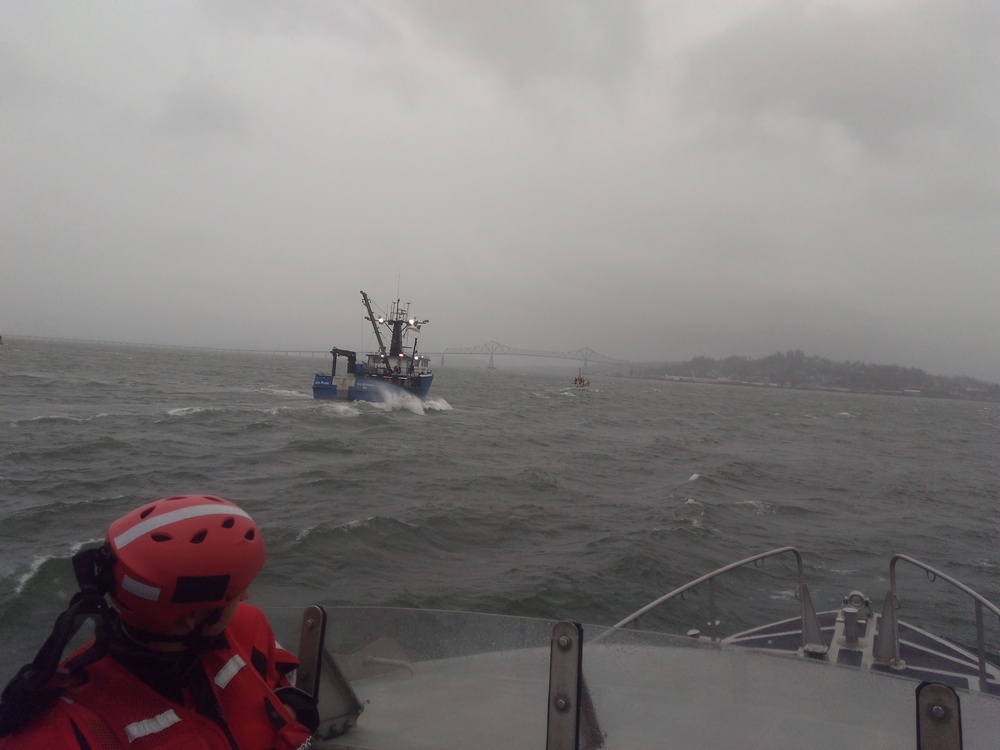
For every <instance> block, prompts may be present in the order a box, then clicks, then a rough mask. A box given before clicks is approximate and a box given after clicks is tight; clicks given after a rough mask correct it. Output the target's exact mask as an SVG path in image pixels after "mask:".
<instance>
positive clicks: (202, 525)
mask: <svg viewBox="0 0 1000 750" xmlns="http://www.w3.org/2000/svg"><path fill="white" fill-rule="evenodd" d="M108 546H109V547H110V548H111V552H112V553H113V555H114V557H115V563H114V589H113V591H112V599H113V603H114V604H115V608H116V609H117V610H118V611H119V613H120V614H121V618H122V619H123V620H124V621H125V622H126V623H128V624H129V625H132V626H134V627H137V628H141V629H142V630H147V631H150V632H153V633H156V632H160V631H162V630H163V629H164V628H166V627H167V626H169V625H170V624H171V623H173V622H174V621H175V620H177V618H179V617H182V616H183V615H185V614H187V613H188V612H191V611H192V610H197V609H217V608H219V607H225V606H226V605H227V604H229V603H230V602H232V601H233V600H234V599H235V598H236V597H238V596H239V595H240V593H242V591H243V590H244V589H245V588H246V587H247V586H249V585H250V582H251V581H253V579H254V578H256V577H257V574H258V573H259V572H260V569H261V568H263V567H264V556H265V553H264V540H263V539H261V535H260V531H259V530H258V529H257V526H256V524H254V522H253V519H251V518H250V516H249V515H248V514H247V513H246V511H243V510H241V509H240V508H238V507H237V506H236V505H234V504H233V503H231V502H229V501H228V500H223V499H222V498H221V497H213V496H211V495H181V496H179V497H168V498H164V499H162V500H156V501H154V502H152V503H148V504H146V505H143V506H142V507H141V508H137V509H136V510H133V511H132V512H131V513H128V514H126V515H124V516H122V517H121V518H119V519H118V520H117V521H114V522H113V523H112V524H111V526H109V527H108Z"/></svg>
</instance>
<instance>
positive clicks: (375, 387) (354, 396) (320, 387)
mask: <svg viewBox="0 0 1000 750" xmlns="http://www.w3.org/2000/svg"><path fill="white" fill-rule="evenodd" d="M432 380H434V375H433V374H432V373H423V374H420V375H413V376H403V377H402V378H400V377H395V378H393V377H385V376H368V375H362V376H360V377H358V376H354V377H353V378H350V377H348V376H339V377H338V376H333V375H326V374H324V373H316V377H315V378H314V379H313V398H320V399H341V400H347V401H385V399H386V396H387V395H389V394H391V393H392V391H393V390H398V391H401V392H404V393H409V394H412V395H414V396H417V397H418V398H423V397H424V396H426V395H427V392H428V391H429V390H430V388H431V381H432Z"/></svg>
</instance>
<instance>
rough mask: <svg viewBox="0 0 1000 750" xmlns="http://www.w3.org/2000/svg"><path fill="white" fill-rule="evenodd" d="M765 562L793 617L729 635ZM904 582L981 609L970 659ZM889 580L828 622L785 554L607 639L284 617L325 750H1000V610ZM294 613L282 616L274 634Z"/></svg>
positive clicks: (495, 627)
mask: <svg viewBox="0 0 1000 750" xmlns="http://www.w3.org/2000/svg"><path fill="white" fill-rule="evenodd" d="M772 558H773V559H774V560H775V562H771V560H772ZM765 561H767V565H766V568H770V567H771V566H772V565H775V566H778V567H779V568H780V569H781V572H783V573H784V574H787V575H790V576H794V577H795V581H794V592H795V596H794V597H788V602H787V604H788V605H789V608H790V609H791V610H792V611H791V612H790V614H791V616H790V617H788V618H787V619H782V620H779V621H776V622H772V623H770V624H766V625H760V626H756V627H751V628H749V629H742V630H740V631H739V632H736V633H733V634H731V635H722V633H721V629H720V620H719V617H720V614H721V611H722V610H721V609H720V608H719V607H718V602H717V598H719V597H721V593H720V592H724V591H726V590H727V587H728V590H730V591H731V590H732V585H733V581H732V580H731V579H732V578H735V585H736V586H737V588H740V589H742V588H743V587H745V586H747V585H748V577H755V576H763V575H764V574H763V573H760V572H755V569H756V568H765V565H764V563H765ZM900 566H909V567H910V568H911V569H910V575H916V576H917V577H918V578H924V577H925V576H926V579H928V580H930V581H932V582H936V583H934V584H933V585H932V586H931V588H930V591H931V594H932V595H933V597H934V598H935V601H937V599H938V598H939V597H941V596H942V595H943V594H945V593H954V594H956V596H957V597H958V599H959V600H960V602H961V603H962V605H963V606H967V605H971V607H968V609H967V610H965V611H966V613H967V614H970V613H971V616H970V617H968V618H967V619H968V620H969V624H970V625H971V626H972V627H973V628H974V630H975V633H976V638H975V639H976V644H975V645H974V646H972V647H963V646H959V645H956V644H954V643H952V642H950V641H948V640H946V639H944V638H942V637H940V636H938V635H935V634H932V633H930V632H928V631H926V630H923V629H920V628H918V627H916V626H913V625H911V624H909V623H907V622H904V621H903V620H901V619H899V617H898V613H899V610H901V608H902V607H903V606H904V599H903V598H902V591H901V587H900V585H899V583H898V581H897V568H899V567H900ZM913 567H915V569H916V570H915V571H914V570H913ZM769 572H770V571H769ZM723 579H725V581H726V584H725V585H723V584H722V581H723ZM767 580H768V581H769V582H771V581H772V577H768V578H767ZM888 580H889V590H888V591H887V592H886V594H885V598H884V600H883V603H882V605H881V606H879V604H878V602H876V603H875V605H874V606H873V605H872V604H871V602H870V601H869V599H868V597H867V596H866V595H865V594H864V593H862V592H861V591H858V590H853V589H848V590H845V591H844V595H843V597H842V599H841V600H840V601H839V603H838V606H836V608H834V609H831V610H828V611H822V612H817V611H816V610H815V609H814V607H813V603H812V598H811V595H810V592H809V588H808V586H807V584H806V580H805V575H804V567H803V562H802V556H801V554H800V553H799V552H798V550H796V549H795V548H793V547H781V548H778V549H774V550H770V551H768V552H764V553H761V554H757V555H754V556H752V557H748V558H745V559H743V560H739V561H737V562H735V563H732V564H730V565H727V566H725V567H722V568H719V569H718V570H715V571H713V572H712V573H709V574H707V575H703V576H701V577H699V578H697V579H695V580H693V581H691V582H689V583H688V584H685V585H684V586H681V587H680V588H678V589H676V590H674V591H671V592H670V593H668V594H666V595H664V596H662V597H660V598H658V599H656V600H654V601H652V602H650V603H649V604H647V605H646V606H645V607H642V608H641V609H639V610H637V611H635V612H633V613H632V614H630V615H628V616H627V617H625V618H623V619H622V620H620V621H619V622H618V623H616V624H615V625H613V626H610V627H602V626H596V627H595V626H589V625H587V626H584V625H580V624H579V623H576V622H572V621H555V620H544V619H533V618H519V617H508V616H499V615H484V614H478V615H477V614H470V613H460V612H447V611H437V610H414V609H395V608H372V607H323V606H318V605H317V606H312V607H309V608H307V609H306V610H305V612H304V613H302V612H301V610H284V611H285V612H286V613H289V614H288V617H292V618H293V619H291V620H290V621H289V622H288V623H286V625H290V626H293V627H296V628H298V634H299V643H300V650H299V656H300V659H301V661H302V666H301V667H300V668H299V670H298V674H297V686H298V687H300V688H301V689H303V690H306V691H307V692H309V693H311V694H312V695H315V696H317V697H318V700H319V706H320V715H321V717H322V718H323V721H322V723H321V725H320V728H319V731H318V732H317V734H316V736H315V739H314V747H316V748H336V749H338V750H347V749H348V748H350V749H352V750H361V749H363V748H364V749H367V750H405V749H409V748H413V749H416V748H438V749H440V750H444V749H447V748H471V747H475V748H504V749H507V748H530V747H537V748H541V747H543V746H544V747H545V748H546V749H547V750H571V749H572V750H599V749H601V748H607V749H608V750H611V749H612V748H630V749H633V750H639V749H641V748H700V749H704V750H713V749H715V748H726V749H727V750H728V749H729V748H760V749H761V750H763V749H765V748H766V749H767V750H778V749H782V748H788V749H789V750H791V749H792V748H794V749H796V750H798V749H800V748H802V747H809V748H820V749H823V748H829V749H831V750H833V749H834V748H836V750H843V748H845V747H853V746H857V747H864V748H882V749H889V748H891V749H893V750H896V749H899V750H903V749H909V750H917V749H919V750H944V749H945V748H947V749H948V750H958V749H959V748H965V750H979V749H980V748H994V747H996V745H997V738H998V737H1000V671H998V669H997V667H996V666H994V665H992V664H990V663H989V662H988V661H987V660H986V648H985V645H984V644H985V637H984V613H985V614H988V615H989V619H990V620H991V621H993V622H994V624H995V622H996V621H995V620H994V619H993V618H994V617H998V616H1000V609H998V608H997V607H996V606H995V605H994V604H992V603H990V602H989V601H987V600H986V599H984V598H983V597H982V596H980V595H979V594H978V593H976V592H974V591H972V590H971V589H969V588H968V587H966V586H965V585H964V584H962V583H960V582H959V581H957V580H955V579H953V578H951V577H949V576H948V575H946V574H944V573H942V572H940V571H938V570H936V569H935V568H932V567H930V566H929V565H926V564H925V563H922V562H920V561H918V560H915V559H914V558H911V557H908V556H906V555H895V556H893V557H892V558H891V560H890V562H889V574H888ZM908 580H909V579H908ZM781 583H782V584H784V585H785V587H786V588H787V584H788V583H792V582H785V581H782V582H781ZM774 585H778V584H777V583H773V584H772V586H774ZM949 586H950V587H951V588H948V587H949ZM942 588H943V589H944V591H942ZM706 591H707V597H704V596H703V595H704V594H705V593H706ZM765 593H767V587H765ZM772 593H773V589H772ZM924 593H925V594H926V591H925V592H924ZM699 596H700V597H701V599H700V601H699V600H698V599H699ZM682 601H687V602H688V603H689V604H693V605H696V609H697V610H698V611H700V615H699V619H698V621H697V622H696V623H695V624H697V627H695V628H691V629H689V630H680V631H678V632H677V633H671V632H664V631H662V630H660V629H648V630H643V629H640V626H641V625H643V624H644V623H646V622H648V621H650V620H655V619H656V617H658V616H662V615H660V613H661V612H662V610H663V608H664V605H667V604H668V603H670V604H672V605H674V606H676V605H677V604H678V603H679V602H682ZM905 601H908V600H905ZM949 601H950V600H949ZM281 612H282V610H278V611H272V610H269V613H268V614H269V617H270V619H271V621H272V623H273V624H275V625H276V629H277V628H278V626H279V625H280V624H281V622H282V615H281ZM293 615H296V616H299V618H300V619H299V620H298V621H296V620H295V619H294V617H293ZM705 618H707V620H706V619H705ZM736 619H737V620H738V619H739V618H736ZM706 622H707V623H708V625H707V627H706V626H705V624H704V623H706ZM668 630H669V629H668Z"/></svg>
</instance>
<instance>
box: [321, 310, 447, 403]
mask: <svg viewBox="0 0 1000 750" xmlns="http://www.w3.org/2000/svg"><path fill="white" fill-rule="evenodd" d="M361 301H362V303H363V304H364V306H365V309H366V310H367V311H368V315H367V317H366V318H365V320H368V321H370V322H371V324H372V329H373V330H374V332H375V338H376V339H377V340H378V351H377V352H372V353H369V354H366V355H365V356H364V360H363V361H360V362H359V361H358V354H357V352H354V351H351V350H350V349H338V348H336V347H334V348H333V349H331V350H330V354H332V355H333V367H332V368H331V370H330V374H329V375H327V374H326V373H316V376H315V377H314V378H313V398H316V399H337V400H341V401H385V400H386V399H388V398H391V397H392V395H393V394H394V393H397V394H402V393H407V394H410V395H412V396H416V397H417V398H424V397H425V396H426V395H427V392H428V391H429V390H430V388H431V383H432V382H433V380H434V373H433V372H431V369H430V364H431V361H430V358H429V357H424V356H421V355H419V354H417V340H416V338H414V339H413V344H412V345H411V344H408V343H407V338H408V336H409V334H411V333H419V332H420V327H421V326H422V325H424V324H425V323H427V321H426V320H417V319H416V318H414V317H412V316H411V315H410V306H409V303H407V304H406V306H405V308H404V307H403V306H402V305H401V304H400V302H399V300H396V301H395V302H394V303H393V304H392V305H391V306H390V310H389V314H388V315H386V316H383V315H375V313H374V312H373V311H372V305H371V300H370V299H368V295H367V294H365V293H364V292H361ZM383 326H384V327H385V328H388V329H389V332H390V334H391V339H390V343H389V346H388V348H387V347H386V346H385V342H384V341H383V339H382V331H381V328H380V327H383ZM341 358H343V359H344V360H345V362H344V364H343V366H342V367H341V370H340V372H339V373H338V372H337V366H338V363H339V361H340V360H341Z"/></svg>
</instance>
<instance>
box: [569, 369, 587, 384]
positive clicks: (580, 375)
mask: <svg viewBox="0 0 1000 750" xmlns="http://www.w3.org/2000/svg"><path fill="white" fill-rule="evenodd" d="M589 385H590V381H589V380H587V379H586V378H585V377H583V370H582V369H581V370H580V371H579V372H578V373H577V375H576V377H575V378H573V387H574V388H586V387H587V386H589Z"/></svg>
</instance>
